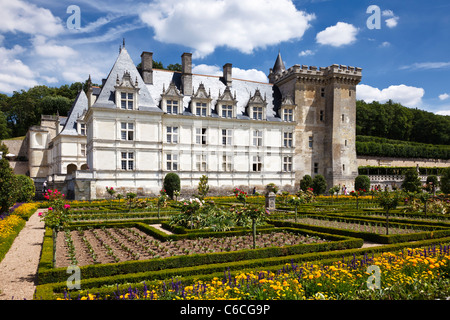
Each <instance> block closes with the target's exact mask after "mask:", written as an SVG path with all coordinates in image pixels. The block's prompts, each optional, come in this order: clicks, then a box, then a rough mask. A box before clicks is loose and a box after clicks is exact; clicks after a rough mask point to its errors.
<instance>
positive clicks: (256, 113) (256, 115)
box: [252, 107, 263, 120]
mask: <svg viewBox="0 0 450 320" xmlns="http://www.w3.org/2000/svg"><path fill="white" fill-rule="evenodd" d="M252 111H253V119H254V120H262V118H263V107H253V110H252Z"/></svg>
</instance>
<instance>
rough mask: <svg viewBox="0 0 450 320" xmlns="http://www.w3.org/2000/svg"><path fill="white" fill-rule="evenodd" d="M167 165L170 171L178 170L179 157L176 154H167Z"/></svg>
mask: <svg viewBox="0 0 450 320" xmlns="http://www.w3.org/2000/svg"><path fill="white" fill-rule="evenodd" d="M166 165H167V170H168V171H176V170H178V155H176V154H170V153H168V154H166Z"/></svg>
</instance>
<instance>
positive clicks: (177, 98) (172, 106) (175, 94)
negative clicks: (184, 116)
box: [161, 81, 183, 114]
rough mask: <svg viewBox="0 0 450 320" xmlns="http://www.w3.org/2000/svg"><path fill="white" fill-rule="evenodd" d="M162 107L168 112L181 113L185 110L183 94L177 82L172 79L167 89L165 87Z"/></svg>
mask: <svg viewBox="0 0 450 320" xmlns="http://www.w3.org/2000/svg"><path fill="white" fill-rule="evenodd" d="M161 97H162V99H161V101H162V102H161V108H162V110H163V111H164V112H166V113H168V114H180V113H182V112H183V110H182V106H183V95H182V94H181V93H180V91H179V90H178V88H177V87H176V86H175V83H174V82H173V81H172V82H171V83H170V85H169V88H167V90H166V89H165V87H163V93H162V95H161Z"/></svg>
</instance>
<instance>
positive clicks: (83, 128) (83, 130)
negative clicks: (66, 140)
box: [80, 123, 86, 136]
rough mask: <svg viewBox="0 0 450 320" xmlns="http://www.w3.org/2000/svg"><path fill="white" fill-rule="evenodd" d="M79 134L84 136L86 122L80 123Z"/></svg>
mask: <svg viewBox="0 0 450 320" xmlns="http://www.w3.org/2000/svg"><path fill="white" fill-rule="evenodd" d="M80 134H81V135H83V136H85V135H86V124H85V123H80Z"/></svg>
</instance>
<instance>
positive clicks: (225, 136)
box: [222, 129, 233, 146]
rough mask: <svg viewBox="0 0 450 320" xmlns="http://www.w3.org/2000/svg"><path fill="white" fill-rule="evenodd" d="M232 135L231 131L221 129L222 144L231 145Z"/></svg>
mask: <svg viewBox="0 0 450 320" xmlns="http://www.w3.org/2000/svg"><path fill="white" fill-rule="evenodd" d="M232 135H233V130H231V129H222V144H223V145H224V146H225V145H231V143H232Z"/></svg>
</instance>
